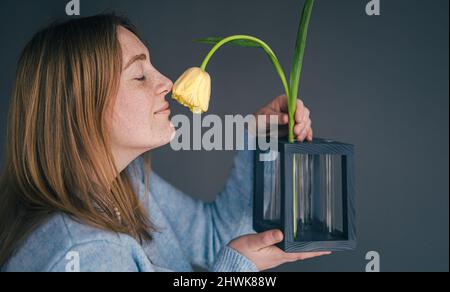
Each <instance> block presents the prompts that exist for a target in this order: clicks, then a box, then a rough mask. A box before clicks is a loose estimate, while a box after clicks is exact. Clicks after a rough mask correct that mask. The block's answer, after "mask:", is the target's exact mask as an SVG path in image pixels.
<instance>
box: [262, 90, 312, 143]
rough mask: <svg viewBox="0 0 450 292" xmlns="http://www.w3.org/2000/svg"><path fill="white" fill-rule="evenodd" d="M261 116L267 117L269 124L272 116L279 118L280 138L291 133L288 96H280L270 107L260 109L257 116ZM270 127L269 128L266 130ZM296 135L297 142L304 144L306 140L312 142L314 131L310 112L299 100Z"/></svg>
mask: <svg viewBox="0 0 450 292" xmlns="http://www.w3.org/2000/svg"><path fill="white" fill-rule="evenodd" d="M260 115H265V116H267V119H266V121H267V124H269V122H270V116H271V115H275V116H278V123H279V126H280V128H279V136H280V137H285V136H287V134H288V131H289V116H288V99H287V97H286V95H280V96H278V97H277V98H275V99H274V100H273V101H271V102H270V103H269V104H268V105H266V106H265V107H263V108H262V109H260V110H259V111H258V112H257V113H255V116H256V117H258V116H260ZM269 128H270V127H269V126H267V127H266V129H269ZM294 134H295V138H296V140H298V141H300V142H303V141H304V140H305V139H307V140H308V141H310V142H311V141H312V139H313V129H312V121H311V119H310V111H309V109H308V108H307V107H306V106H305V105H304V104H303V102H302V101H301V100H297V111H296V112H295V127H294Z"/></svg>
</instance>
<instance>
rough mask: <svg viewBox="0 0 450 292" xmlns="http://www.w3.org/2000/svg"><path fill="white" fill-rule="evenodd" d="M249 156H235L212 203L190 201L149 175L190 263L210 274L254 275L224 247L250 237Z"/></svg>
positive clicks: (250, 266)
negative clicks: (232, 165)
mask: <svg viewBox="0 0 450 292" xmlns="http://www.w3.org/2000/svg"><path fill="white" fill-rule="evenodd" d="M245 139H247V133H246V135H245ZM246 141H247V140H246ZM253 155H254V152H253V151H248V150H244V151H239V152H238V154H237V155H236V157H235V159H234V167H233V168H232V169H231V172H230V174H229V177H228V180H227V182H226V184H225V186H224V188H223V190H222V191H221V192H220V193H219V194H218V196H217V199H216V200H215V201H214V202H213V203H205V202H202V201H200V200H197V199H194V198H192V197H190V196H188V195H186V194H184V193H183V192H182V191H180V190H178V189H176V188H175V187H173V186H172V185H170V184H169V183H167V182H166V181H165V180H164V179H162V178H161V177H159V176H158V175H157V174H156V173H152V174H151V177H150V191H151V193H152V195H153V196H154V197H155V200H156V201H157V202H158V205H159V207H160V208H161V210H162V212H163V213H164V214H165V216H166V217H167V219H168V221H169V223H170V225H171V228H172V229H173V230H174V231H175V234H176V235H177V237H178V239H179V241H180V242H182V246H183V248H184V251H185V254H186V255H187V256H188V257H189V260H190V261H191V263H193V264H195V265H198V266H201V267H204V268H209V269H211V270H214V271H256V267H255V266H254V265H253V263H251V262H250V261H249V260H248V259H246V258H245V257H243V256H241V255H240V254H239V253H237V252H236V251H234V250H233V249H231V248H229V247H228V246H227V244H228V243H229V242H230V241H231V240H233V239H234V238H237V237H239V236H241V235H244V234H250V233H254V231H253V228H252V218H253V216H252V214H253Z"/></svg>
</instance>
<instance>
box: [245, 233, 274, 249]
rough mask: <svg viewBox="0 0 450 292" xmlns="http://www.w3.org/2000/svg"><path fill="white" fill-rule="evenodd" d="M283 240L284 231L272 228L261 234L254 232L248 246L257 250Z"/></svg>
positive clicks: (249, 238)
mask: <svg viewBox="0 0 450 292" xmlns="http://www.w3.org/2000/svg"><path fill="white" fill-rule="evenodd" d="M282 240H283V233H282V232H281V231H280V230H270V231H266V232H262V233H259V234H252V235H251V236H249V237H248V242H247V244H248V247H249V248H250V249H251V250H253V251H257V250H260V249H263V248H266V247H269V246H272V245H275V244H277V243H280V242H281V241H282Z"/></svg>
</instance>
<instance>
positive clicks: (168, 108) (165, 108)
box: [155, 102, 170, 115]
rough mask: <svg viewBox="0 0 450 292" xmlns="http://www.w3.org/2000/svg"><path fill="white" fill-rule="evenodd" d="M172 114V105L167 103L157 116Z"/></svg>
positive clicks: (157, 112)
mask: <svg viewBox="0 0 450 292" xmlns="http://www.w3.org/2000/svg"><path fill="white" fill-rule="evenodd" d="M167 114H170V104H169V103H168V102H165V103H164V104H163V106H162V107H161V108H160V109H159V110H158V111H156V112H155V115H167Z"/></svg>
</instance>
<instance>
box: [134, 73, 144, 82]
mask: <svg viewBox="0 0 450 292" xmlns="http://www.w3.org/2000/svg"><path fill="white" fill-rule="evenodd" d="M134 80H137V81H140V82H143V81H145V80H146V78H145V75H143V76H141V77H137V78H134Z"/></svg>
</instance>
